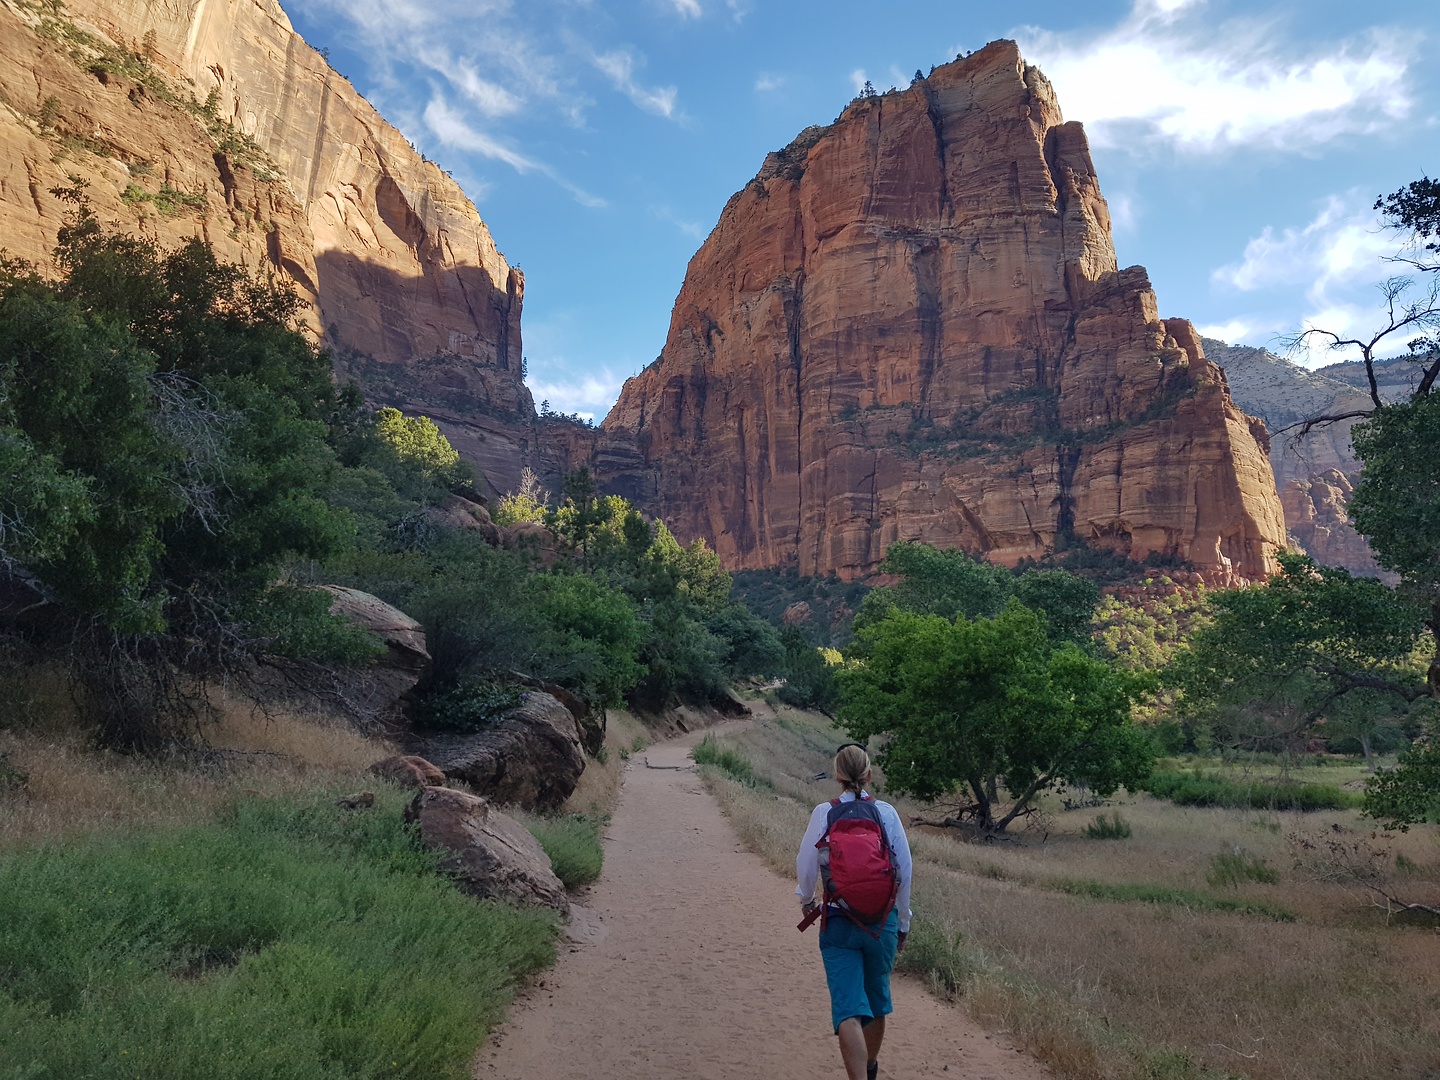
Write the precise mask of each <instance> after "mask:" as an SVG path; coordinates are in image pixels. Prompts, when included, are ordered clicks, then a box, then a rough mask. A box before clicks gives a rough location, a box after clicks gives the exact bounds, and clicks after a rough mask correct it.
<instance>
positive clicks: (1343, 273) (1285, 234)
mask: <svg viewBox="0 0 1440 1080" xmlns="http://www.w3.org/2000/svg"><path fill="white" fill-rule="evenodd" d="M1394 251H1395V239H1394V237H1393V236H1390V235H1388V234H1386V233H1385V232H1383V231H1381V229H1380V224H1379V222H1378V221H1377V220H1376V217H1375V211H1374V210H1372V209H1371V208H1370V204H1369V199H1368V198H1366V197H1365V196H1364V195H1362V194H1361V193H1360V192H1358V191H1351V192H1347V193H1346V194H1344V195H1331V196H1330V197H1329V198H1327V199H1326V200H1325V203H1324V205H1323V206H1322V207H1321V208H1320V211H1319V212H1318V213H1317V214H1316V215H1315V217H1314V218H1313V219H1311V221H1310V222H1309V223H1308V224H1306V225H1304V226H1302V227H1301V228H1293V227H1292V228H1287V229H1283V230H1282V231H1281V232H1279V233H1278V234H1277V233H1276V231H1275V229H1274V228H1273V227H1272V226H1269V225H1267V226H1266V227H1265V228H1264V229H1263V230H1262V231H1261V233H1260V235H1259V236H1256V237H1252V238H1251V239H1250V240H1249V242H1247V243H1246V245H1245V254H1244V255H1243V256H1242V257H1241V259H1240V261H1239V262H1236V263H1231V264H1230V265H1228V266H1222V267H1220V268H1219V269H1217V270H1216V271H1215V272H1214V273H1213V274H1212V275H1211V279H1212V280H1213V281H1214V282H1216V283H1217V284H1221V285H1228V286H1229V287H1231V288H1234V289H1238V290H1240V291H1241V292H1253V291H1255V290H1256V289H1264V288H1269V287H1273V286H1277V285H1281V286H1283V285H1304V286H1307V288H1306V296H1307V297H1308V298H1309V299H1310V300H1311V301H1312V302H1313V303H1319V302H1321V301H1322V300H1323V298H1324V297H1325V296H1326V294H1327V293H1328V292H1329V291H1330V290H1331V289H1332V288H1334V287H1335V286H1337V285H1338V286H1343V285H1348V284H1355V283H1357V282H1369V281H1373V280H1374V279H1375V278H1376V276H1377V275H1378V274H1379V273H1380V269H1381V268H1380V265H1379V260H1380V259H1381V258H1383V257H1384V256H1386V255H1389V254H1392V253H1393V252H1394Z"/></svg>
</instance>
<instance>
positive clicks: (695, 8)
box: [670, 0, 705, 19]
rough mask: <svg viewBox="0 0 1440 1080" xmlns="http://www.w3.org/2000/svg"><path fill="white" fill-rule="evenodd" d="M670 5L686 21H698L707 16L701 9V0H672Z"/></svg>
mask: <svg viewBox="0 0 1440 1080" xmlns="http://www.w3.org/2000/svg"><path fill="white" fill-rule="evenodd" d="M670 4H671V6H672V7H674V8H675V10H676V12H678V13H679V15H680V16H681V17H682V18H685V19H698V18H700V16H702V15H704V14H705V12H704V11H702V10H701V8H700V0H670Z"/></svg>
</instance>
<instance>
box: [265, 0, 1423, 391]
mask: <svg viewBox="0 0 1440 1080" xmlns="http://www.w3.org/2000/svg"><path fill="white" fill-rule="evenodd" d="M283 2H284V3H285V6H286V9H287V11H288V12H289V14H290V16H291V18H292V19H293V21H294V23H295V26H296V28H297V29H298V30H299V31H300V32H301V33H302V34H303V35H304V36H305V37H306V39H307V40H308V41H310V42H311V43H312V44H313V45H315V46H317V47H323V48H328V49H329V52H330V60H331V62H332V63H333V64H334V65H335V67H336V68H337V69H338V70H340V71H341V72H343V73H344V74H345V75H347V76H349V78H350V79H351V80H352V81H353V82H354V83H355V85H356V87H357V88H358V89H359V90H360V91H361V92H362V93H363V94H365V95H366V96H367V97H368V98H370V100H371V101H372V102H374V103H375V105H376V106H377V108H379V110H380V111H381V113H383V114H384V115H385V116H386V117H387V118H388V119H389V120H390V121H391V122H392V123H394V124H395V125H396V126H397V127H399V128H400V129H401V130H402V131H403V132H404V133H405V134H406V135H407V136H408V137H409V138H410V140H411V141H412V142H414V143H415V145H416V146H417V147H419V148H420V149H421V150H422V151H424V152H425V153H426V154H427V155H428V156H429V157H431V158H433V159H434V160H436V161H437V162H439V163H440V164H441V165H442V166H443V167H445V168H447V169H449V170H450V172H451V173H453V174H454V176H455V177H456V179H457V180H459V182H460V183H461V184H462V186H463V187H464V188H465V190H466V192H467V193H468V194H469V195H470V196H471V198H472V199H474V201H475V203H476V205H477V206H478V207H479V209H480V214H481V216H482V217H483V218H484V219H485V221H486V222H487V224H488V225H489V226H490V230H491V232H492V233H493V234H494V236H495V240H496V242H497V244H498V245H499V246H500V249H501V250H502V251H503V252H505V255H506V257H507V258H508V259H509V261H510V262H511V263H512V264H515V265H519V266H521V267H522V268H523V269H524V270H525V275H526V296H525V314H524V323H523V328H522V329H523V333H524V339H525V353H526V355H527V357H528V359H529V362H530V368H529V370H530V378H529V382H530V386H531V389H532V390H533V391H534V393H535V398H536V400H537V401H539V400H541V399H548V400H549V401H550V402H551V404H552V405H553V406H554V407H555V408H557V409H559V410H561V411H564V412H574V411H578V412H580V413H582V414H585V415H590V416H594V417H595V418H596V419H599V418H600V417H602V416H603V415H604V414H605V412H606V410H607V409H608V408H609V407H610V405H611V404H612V403H613V402H614V399H615V396H616V394H617V393H618V392H619V389H620V384H621V383H622V382H623V381H624V379H625V378H626V377H627V376H629V375H631V374H634V373H635V372H636V371H638V370H639V369H640V368H641V367H643V366H644V365H645V364H647V363H649V362H650V361H651V360H653V359H654V358H655V356H656V354H657V353H658V352H659V351H660V348H661V346H662V345H663V344H664V340H665V333H666V329H667V327H668V325H669V317H670V308H671V305H672V304H673V302H674V299H675V295H676V293H677V292H678V291H679V288H680V283H681V281H682V280H683V277H684V273H685V266H686V264H687V262H688V261H689V259H690V256H691V255H693V254H694V252H695V250H696V248H698V247H699V245H700V243H701V242H702V241H703V240H704V238H705V236H706V235H707V234H708V233H709V231H710V229H711V228H712V227H713V226H714V224H715V222H716V220H717V219H718V217H719V214H720V211H721V209H722V207H723V206H724V205H725V202H726V200H727V199H728V198H729V197H730V195H731V194H732V193H733V192H735V191H736V190H738V189H739V188H740V187H742V186H743V185H744V184H745V183H746V181H748V180H749V179H750V178H751V177H752V176H753V175H754V174H755V172H756V171H757V170H758V169H759V167H760V164H761V162H762V161H763V160H764V157H765V154H766V153H767V152H769V151H770V150H774V149H777V148H779V147H781V146H784V145H785V144H786V143H788V142H789V141H790V140H791V138H793V137H794V135H795V134H796V133H797V132H799V131H800V130H801V129H802V128H804V127H806V126H808V125H810V124H816V123H821V124H823V123H829V122H830V121H832V120H833V119H834V118H835V117H836V116H837V115H838V114H839V113H840V111H841V110H842V109H843V108H844V107H845V105H846V104H847V103H848V102H849V100H850V99H851V98H852V97H853V96H854V95H855V93H856V91H857V90H858V88H859V86H860V84H861V83H863V82H864V80H865V79H867V78H868V79H870V80H872V81H873V83H874V84H875V86H876V87H877V88H879V89H881V90H884V89H886V88H888V87H890V86H891V85H892V84H893V85H897V86H905V85H907V84H908V82H909V80H910V76H911V75H912V74H913V73H914V71H915V70H916V69H922V70H925V71H928V70H929V68H930V67H931V65H935V64H941V63H945V62H947V61H949V60H951V59H954V57H955V55H956V54H957V53H959V52H966V51H970V50H972V49H976V48H979V47H980V46H981V45H983V44H985V43H986V42H988V41H991V40H994V39H996V38H1000V37H1009V38H1015V39H1016V40H1018V41H1019V42H1020V45H1021V49H1022V51H1023V52H1024V54H1025V56H1026V58H1027V59H1028V60H1029V61H1030V62H1031V63H1034V64H1037V65H1039V67H1040V68H1041V69H1042V70H1043V71H1044V72H1045V73H1046V75H1047V76H1049V78H1050V79H1051V81H1052V82H1053V83H1054V85H1055V88H1056V91H1057V93H1058V95H1059V98H1060V103H1061V106H1062V108H1063V109H1064V112H1065V117H1066V119H1067V120H1080V121H1082V122H1083V123H1084V124H1085V126H1086V128H1087V130H1088V132H1089V134H1090V140H1091V146H1092V150H1093V152H1094V155H1095V159H1096V165H1097V168H1098V171H1099V174H1100V182H1101V186H1102V189H1103V190H1104V192H1105V195H1106V197H1107V198H1108V200H1109V202H1110V208H1111V213H1112V215H1113V217H1114V220H1115V245H1116V248H1117V251H1118V253H1119V257H1120V263H1121V265H1122V266H1125V265H1130V264H1133V263H1140V264H1143V265H1145V266H1147V267H1148V268H1149V270H1150V274H1151V278H1152V280H1153V281H1154V283H1155V288H1156V292H1157V293H1158V295H1159V299H1160V309H1161V313H1162V314H1163V315H1165V316H1167V317H1170V316H1181V317H1186V318H1189V319H1191V320H1193V321H1194V322H1195V323H1196V324H1197V325H1198V326H1200V327H1201V328H1202V330H1203V331H1204V332H1206V333H1209V334H1212V335H1214V336H1218V337H1222V338H1225V339H1227V340H1229V341H1232V342H1237V343H1244V344H1253V345H1270V346H1272V347H1274V346H1275V345H1276V341H1277V335H1282V334H1285V333H1287V332H1292V331H1294V330H1297V329H1299V328H1300V327H1301V326H1303V325H1305V324H1306V323H1307V322H1313V323H1316V324H1319V325H1325V326H1327V327H1338V328H1342V329H1347V330H1348V329H1353V330H1357V331H1358V330H1361V329H1363V328H1365V327H1367V326H1369V325H1370V324H1371V323H1372V322H1373V321H1374V317H1375V312H1376V310H1377V309H1376V304H1377V301H1378V294H1377V293H1376V292H1375V289H1374V285H1375V283H1376V282H1378V281H1379V280H1381V279H1382V278H1384V277H1385V276H1386V275H1387V273H1389V272H1390V271H1389V270H1388V269H1387V265H1386V264H1385V263H1384V262H1382V258H1381V257H1382V255H1384V254H1385V253H1388V252H1391V251H1393V250H1394V243H1395V242H1394V238H1393V237H1391V236H1388V235H1386V234H1385V233H1383V232H1382V231H1380V230H1379V228H1378V223H1377V220H1376V217H1375V215H1374V213H1373V212H1372V211H1371V209H1370V206H1371V204H1372V203H1373V202H1374V199H1375V196H1376V195H1377V194H1379V193H1381V192H1389V191H1393V190H1394V189H1396V188H1398V187H1399V186H1401V185H1402V184H1404V183H1406V182H1407V181H1409V180H1412V179H1415V178H1417V177H1419V176H1421V175H1422V174H1427V173H1428V174H1429V175H1432V176H1433V175H1437V174H1440V71H1437V70H1436V66H1435V65H1434V63H1433V59H1432V62H1431V63H1429V64H1427V62H1426V60H1427V57H1428V58H1433V56H1434V55H1435V40H1436V37H1437V36H1440V4H1437V3H1436V2H1435V0H1392V2H1390V3H1387V4H1384V5H1380V4H1357V3H1355V2H1354V0H1249V2H1244V3H1241V2H1232V0H1115V2H1110V0H1099V2H1083V3H1077V2H1075V0H1069V2H1065V3H1051V2H1049V0H1031V2H1029V3H1027V4H1025V5H1018V4H1014V3H1008V2H992V0H949V2H943V0H916V2H891V3H885V2H880V0H869V2H865V3H861V2H852V0H825V2H811V0H617V2H612V3H603V2H601V0H283ZM1311 359H1312V361H1315V362H1326V360H1328V359H1330V358H1323V357H1318V356H1317V357H1314V358H1311Z"/></svg>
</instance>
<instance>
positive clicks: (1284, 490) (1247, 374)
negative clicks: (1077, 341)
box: [1203, 338, 1413, 582]
mask: <svg viewBox="0 0 1440 1080" xmlns="http://www.w3.org/2000/svg"><path fill="white" fill-rule="evenodd" d="M1203 344H1204V346H1205V351H1206V353H1207V355H1209V356H1211V357H1213V358H1215V359H1216V360H1218V361H1219V362H1220V363H1222V364H1223V365H1224V366H1225V373H1226V376H1227V377H1228V379H1229V381H1230V389H1231V392H1232V393H1233V394H1234V397H1235V401H1236V402H1237V403H1238V404H1239V405H1240V407H1241V408H1243V409H1245V410H1247V411H1248V412H1253V413H1255V414H1256V415H1257V416H1260V417H1262V418H1263V419H1264V420H1265V423H1266V424H1267V425H1268V427H1269V429H1270V431H1271V432H1272V433H1273V435H1272V438H1271V442H1270V464H1271V466H1272V467H1273V468H1274V470H1275V483H1276V484H1277V485H1278V486H1279V489H1280V502H1281V505H1282V506H1283V507H1284V509H1285V527H1286V528H1287V529H1288V530H1289V532H1290V535H1291V536H1293V537H1294V538H1295V540H1296V542H1297V543H1298V544H1299V545H1300V546H1301V547H1302V548H1304V549H1305V551H1306V552H1307V553H1308V554H1309V555H1310V556H1311V557H1313V558H1314V559H1315V561H1316V562H1318V563H1320V564H1322V565H1324V566H1343V567H1344V568H1345V569H1347V570H1349V571H1351V572H1352V573H1355V574H1363V575H1366V576H1370V577H1379V578H1382V579H1383V580H1385V581H1390V582H1394V581H1397V580H1399V579H1398V578H1397V577H1396V576H1395V575H1394V574H1391V573H1389V572H1387V571H1384V570H1381V569H1380V566H1379V564H1378V563H1376V561H1375V553H1374V552H1372V551H1371V550H1370V545H1369V544H1368V543H1367V542H1366V540H1365V538H1364V537H1363V536H1361V535H1360V534H1359V533H1358V532H1356V531H1355V527H1354V525H1352V524H1351V522H1350V514H1349V512H1348V511H1347V509H1346V503H1347V502H1348V501H1349V499H1350V493H1351V491H1352V489H1353V483H1354V481H1355V480H1356V478H1358V476H1359V475H1360V461H1359V459H1358V458H1356V456H1355V451H1354V450H1353V449H1352V448H1351V445H1350V431H1351V429H1352V428H1353V427H1354V426H1355V425H1356V424H1357V423H1358V422H1359V421H1358V420H1357V419H1354V418H1351V419H1348V420H1341V421H1338V422H1336V423H1333V424H1322V425H1319V426H1317V427H1314V428H1311V429H1310V430H1309V431H1307V432H1304V433H1303V434H1302V431H1301V427H1300V425H1301V424H1302V423H1303V421H1305V420H1309V419H1312V418H1314V417H1318V416H1326V415H1339V414H1343V413H1349V412H1355V411H1357V410H1364V409H1367V408H1369V407H1370V404H1371V402H1370V394H1369V384H1368V382H1367V381H1366V379H1365V376H1364V374H1363V368H1361V367H1360V365H1358V364H1355V363H1348V364H1332V365H1330V366H1329V367H1323V368H1319V369H1317V370H1307V369H1305V368H1302V367H1300V366H1299V365H1297V364H1294V363H1292V362H1291V361H1289V360H1287V359H1285V358H1284V357H1281V356H1276V355H1275V354H1274V353H1272V352H1270V351H1269V350H1268V349H1259V348H1254V347H1251V346H1247V345H1228V344H1226V343H1225V342H1223V341H1214V340H1211V339H1209V338H1206V339H1204V340H1203ZM1376 376H1377V383H1378V385H1379V389H1380V394H1381V398H1382V399H1383V400H1385V401H1399V400H1403V399H1404V398H1406V397H1408V396H1409V394H1410V390H1411V382H1410V380H1411V378H1412V377H1413V368H1411V367H1409V366H1408V365H1406V364H1404V363H1403V362H1399V361H1382V362H1381V363H1379V364H1378V365H1377V366H1376Z"/></svg>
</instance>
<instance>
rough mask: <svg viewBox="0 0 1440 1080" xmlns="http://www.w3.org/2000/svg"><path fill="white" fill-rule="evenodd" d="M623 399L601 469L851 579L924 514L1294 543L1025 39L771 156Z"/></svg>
mask: <svg viewBox="0 0 1440 1080" xmlns="http://www.w3.org/2000/svg"><path fill="white" fill-rule="evenodd" d="M603 427H604V431H603V433H602V435H601V438H600V449H599V452H598V453H597V456H596V457H595V459H594V461H595V465H596V471H597V472H598V473H599V474H600V476H601V478H602V480H604V481H606V482H607V483H609V484H610V485H611V486H612V487H613V488H615V489H617V490H620V491H623V492H624V493H626V494H628V495H630V496H631V497H633V498H636V499H637V500H638V501H640V502H641V503H642V504H643V505H645V506H646V507H647V508H648V509H650V510H652V511H653V512H654V513H656V514H657V515H659V516H660V517H663V518H664V519H665V520H666V522H667V523H669V525H670V526H671V528H672V529H673V530H674V531H675V532H676V534H677V535H678V536H680V537H681V538H683V539H690V538H692V537H695V536H704V537H707V538H709V539H710V540H711V541H712V542H713V544H714V546H715V549H716V550H717V551H718V552H719V554H720V556H721V558H722V559H723V560H724V561H725V563H726V564H727V565H728V566H730V567H732V568H744V567H767V566H781V565H792V566H795V567H797V568H798V569H799V571H800V572H801V573H804V574H817V573H818V574H823V573H826V572H828V571H835V572H837V573H839V574H840V575H841V576H842V577H854V576H858V575H862V574H865V573H867V572H869V571H871V570H872V569H873V568H874V567H875V565H876V564H877V563H878V562H879V560H880V559H881V558H882V557H883V556H884V553H885V549H886V548H887V547H888V546H889V545H890V544H891V543H893V542H895V541H896V540H901V539H918V540H923V541H926V542H928V543H932V544H937V545H942V546H948V545H956V546H959V547H962V548H965V549H967V550H970V551H972V552H977V553H983V554H984V555H986V556H988V557H989V558H991V559H993V560H995V561H997V562H1003V563H1010V564H1013V563H1015V562H1017V561H1018V560H1020V559H1022V558H1024V557H1026V556H1035V557H1039V556H1042V555H1044V554H1045V553H1046V552H1047V551H1051V550H1054V549H1055V548H1056V547H1057V546H1062V547H1063V546H1066V545H1074V544H1077V543H1083V544H1087V545H1089V546H1091V547H1093V548H1097V549H1103V550H1106V551H1110V552H1114V553H1116V554H1119V555H1124V556H1128V557H1130V558H1132V559H1137V560H1142V559H1144V558H1146V557H1147V556H1149V555H1152V554H1155V555H1158V556H1162V557H1166V558H1177V559H1182V560H1188V561H1190V562H1192V563H1194V564H1195V565H1196V566H1197V567H1198V568H1199V569H1201V570H1202V571H1203V572H1204V573H1205V574H1206V575H1207V576H1208V577H1210V578H1211V579H1212V580H1227V581H1230V580H1238V579H1246V580H1254V579H1257V578H1260V577H1263V576H1264V575H1265V574H1266V573H1267V572H1268V571H1269V570H1270V569H1271V567H1272V566H1273V555H1274V552H1275V551H1276V549H1277V548H1282V547H1283V546H1284V543H1285V526H1284V520H1283V516H1282V512H1281V507H1280V503H1279V500H1278V498H1277V496H1276V492H1275V479H1274V475H1273V473H1272V472H1271V467H1270V462H1269V460H1268V458H1267V456H1266V452H1267V440H1266V435H1265V429H1264V425H1263V424H1261V423H1260V422H1259V421H1257V420H1254V419H1252V418H1250V417H1247V416H1245V415H1244V414H1243V413H1241V412H1240V410H1239V409H1237V408H1236V407H1235V405H1234V403H1233V402H1232V401H1231V398H1230V394H1229V391H1228V389H1227V387H1226V382H1225V375H1224V373H1223V371H1221V369H1220V368H1219V367H1217V366H1216V365H1215V364H1213V363H1210V362H1209V361H1207V360H1206V359H1205V355H1204V351H1203V349H1202V347H1201V344H1200V339H1199V336H1198V335H1197V334H1196V332H1195V330H1194V328H1193V327H1192V326H1191V325H1190V324H1189V323H1188V322H1186V321H1184V320H1182V319H1164V320H1162V319H1161V318H1160V316H1159V313H1158V308H1157V304H1156V299H1155V294H1154V292H1153V291H1152V290H1151V287H1150V282H1149V280H1148V278H1147V276H1146V273H1145V271H1144V269H1143V268H1141V267H1130V268H1128V269H1120V268H1119V266H1118V264H1117V262H1116V257H1115V250H1114V246H1113V243H1112V241H1111V235H1110V217H1109V211H1108V208H1107V206H1106V204H1105V200H1104V198H1103V197H1102V196H1101V194H1100V188H1099V184H1098V182H1097V180H1096V177H1095V169H1094V166H1093V164H1092V162H1091V158H1090V152H1089V146H1088V143H1087V141H1086V138H1085V133H1084V131H1083V130H1082V128H1081V126H1080V125H1079V124H1077V123H1066V122H1064V120H1063V118H1062V116H1061V113H1060V107H1059V105H1058V103H1057V101H1056V98H1055V94H1054V92H1053V90H1052V89H1051V87H1050V84H1049V83H1048V82H1047V81H1046V79H1045V77H1044V76H1043V75H1041V74H1040V72H1039V71H1038V70H1036V69H1035V68H1033V67H1030V66H1027V65H1026V64H1025V62H1024V60H1023V59H1022V58H1021V56H1020V53H1019V50H1018V49H1017V47H1016V46H1015V44H1014V43H1013V42H996V43H994V44H992V45H989V46H987V47H986V48H984V49H982V50H980V51H979V52H977V53H975V54H973V55H971V56H969V57H967V58H965V59H963V60H957V61H955V62H954V63H952V64H947V65H945V66H944V67H941V68H937V69H936V70H935V71H934V72H932V73H931V75H930V77H929V78H924V79H918V80H917V81H916V82H915V83H914V84H912V85H911V86H910V87H909V89H907V90H903V91H897V92H892V93H889V94H884V95H880V96H876V97H862V98H859V99H857V100H855V101H854V102H852V103H851V104H850V106H849V107H848V108H846V110H845V111H844V112H843V113H842V114H841V116H840V118H839V119H838V120H837V121H836V122H835V123H834V124H832V125H830V126H829V127H824V128H821V127H814V128H809V129H807V130H806V131H804V132H802V133H801V134H800V136H799V137H798V138H797V139H796V140H795V141H794V142H793V143H791V144H790V145H789V146H787V147H786V148H785V149H783V150H780V151H778V152H776V153H774V154H771V155H770V156H769V157H768V158H767V159H766V161H765V163H764V166H763V167H762V168H761V170H760V172H759V174H758V175H757V176H756V177H755V179H754V180H752V181H751V182H750V183H749V184H747V185H746V186H745V187H744V188H743V189H742V190H741V191H739V192H738V193H737V194H736V195H735V196H733V197H732V198H731V200H730V201H729V203H728V204H727V205H726V207H725V209H724V212H723V213H722V214H721V217H720V221H719V224H718V225H717V226H716V227H715V230H714V231H713V232H712V233H711V235H710V237H709V239H708V240H706V242H705V244H704V245H703V246H702V247H701V249H700V250H699V252H698V253H697V254H696V255H695V257H694V258H693V259H692V260H691V262H690V266H689V270H688V272H687V274H686V277H685V282H684V285H683V286H682V288H681V290H680V295H679V298H678V299H677V300H676V303H675V308H674V313H673V315H672V318H671V324H670V331H669V336H668V337H667V339H666V342H665V347H664V350H663V352H662V353H661V354H660V357H659V359H658V360H656V361H655V362H654V363H653V364H651V365H650V366H649V367H648V368H646V369H645V370H644V371H643V372H642V373H641V374H639V375H637V376H635V377H634V378H632V379H630V380H629V381H628V382H627V383H626V385H625V388H624V390H623V392H622V393H621V395H620V400H619V402H618V403H617V404H616V406H615V408H614V409H613V410H612V412H611V413H610V415H609V416H608V417H607V418H606V419H605V422H604V425H603Z"/></svg>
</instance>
